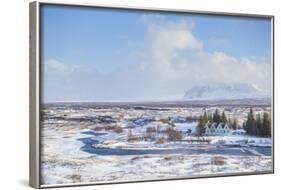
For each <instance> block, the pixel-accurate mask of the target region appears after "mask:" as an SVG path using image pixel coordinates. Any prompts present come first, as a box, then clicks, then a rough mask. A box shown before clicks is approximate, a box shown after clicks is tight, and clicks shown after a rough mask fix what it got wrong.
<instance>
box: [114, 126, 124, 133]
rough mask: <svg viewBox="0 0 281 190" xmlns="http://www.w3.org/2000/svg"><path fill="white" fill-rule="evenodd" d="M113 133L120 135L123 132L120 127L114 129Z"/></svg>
mask: <svg viewBox="0 0 281 190" xmlns="http://www.w3.org/2000/svg"><path fill="white" fill-rule="evenodd" d="M114 132H115V133H122V132H123V128H122V127H116V128H115V129H114Z"/></svg>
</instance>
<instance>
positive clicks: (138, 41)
mask: <svg viewBox="0 0 281 190" xmlns="http://www.w3.org/2000/svg"><path fill="white" fill-rule="evenodd" d="M41 16H42V18H41V19H42V20H41V23H42V47H43V48H42V60H43V62H44V67H43V68H44V69H43V81H45V83H43V85H44V90H43V97H44V101H46V102H52V101H54V102H55V101H126V100H128V101H139V100H158V99H161V100H162V99H163V100H165V99H173V98H177V97H178V98H180V96H181V94H182V93H184V91H186V90H187V89H188V88H190V87H192V86H194V85H196V84H197V83H198V84H201V83H204V80H205V81H212V82H218V81H217V80H218V79H217V78H216V77H214V74H212V75H210V76H206V78H207V79H204V80H203V79H201V78H200V79H197V80H196V81H195V82H194V83H190V82H187V81H190V79H194V80H195V77H193V78H190V77H185V76H187V75H190V73H191V72H194V70H197V71H198V70H199V68H200V67H202V65H201V64H203V63H202V62H209V60H213V61H210V64H209V65H212V66H213V67H218V64H219V63H220V62H227V63H229V62H231V64H229V69H224V70H223V71H221V72H222V74H221V76H224V75H227V73H226V72H228V71H231V70H232V69H230V68H232V67H236V66H235V65H237V66H238V65H239V67H240V68H241V66H242V67H243V65H247V67H249V71H247V70H246V71H245V72H248V73H245V74H244V75H245V76H244V75H243V76H242V79H241V81H239V80H238V79H235V80H234V79H231V78H227V77H226V78H225V79H224V78H223V77H222V79H223V80H224V81H226V82H242V83H251V84H253V85H255V86H257V87H258V88H259V89H262V90H264V91H266V92H268V91H269V90H270V87H269V86H270V78H271V73H270V66H269V64H270V55H271V21H270V19H262V18H250V17H230V16H209V15H199V14H174V13H163V12H147V11H146V12H144V11H135V10H123V11H120V10H116V9H115V10H114V9H102V8H86V7H84V8H81V7H69V6H54V5H44V6H43V8H42V15H41ZM167 35H168V37H167V39H166V36H167ZM159 36H162V38H165V40H166V41H165V40H163V41H162V39H161V38H160V37H159ZM158 38H159V39H158ZM177 40H178V41H177ZM172 42H178V43H172ZM190 44H192V45H190ZM166 46H167V47H166ZM160 55H161V57H160ZM165 58H166V59H165ZM221 59H223V60H221ZM163 62H164V63H163ZM190 62H192V63H193V65H189V64H190ZM232 62H233V63H232ZM236 62H237V64H236ZM161 64H163V65H164V66H163V69H164V70H163V71H162V70H161V68H162V66H161ZM194 65H195V66H194ZM196 65H197V67H196ZM227 65H228V64H226V66H227ZM178 67H182V68H185V71H183V70H182V68H181V69H180V70H177V68H178ZM222 67H225V66H224V65H222ZM253 67H255V69H254V70H255V72H252V71H253ZM165 69H166V70H165ZM220 69H221V68H220ZM238 69H239V68H237V71H238ZM234 70H235V69H234ZM262 70H263V71H266V72H263V73H262V72H261V73H258V72H259V71H262ZM60 72H63V73H60ZM67 72H68V74H67ZM200 72H201V70H200ZM132 73H134V74H132ZM158 73H160V74H159V75H158ZM161 73H162V74H163V75H169V76H171V77H166V78H165V77H164V78H163V76H162V74H161ZM203 73H206V72H204V69H202V74H203ZM255 73H257V75H261V76H259V78H257V76H254V75H256V74H255ZM198 74H199V75H200V74H201V73H198ZM237 74H239V73H237ZM246 75H250V76H251V75H253V76H252V77H248V78H247V77H246ZM262 75H263V76H262ZM79 76H88V78H85V79H83V80H82V79H81V78H83V77H79ZM125 76H126V77H127V78H126V77H125ZM136 76H138V77H139V78H137V77H136ZM173 76H176V77H173ZM97 77H99V78H97ZM124 77H125V79H124ZM130 77H131V78H130ZM208 77H209V78H208ZM141 78H144V79H143V80H142V79H141ZM76 79H77V80H76ZM126 79H127V80H126ZM148 79H149V80H152V81H153V82H152V83H153V84H150V83H151V82H149V81H148ZM265 79H266V80H267V81H266V82H265V81H264V80H265ZM91 81H94V82H92V83H91ZM128 81H131V83H130V82H128ZM262 81H263V82H262ZM163 83H165V85H163ZM137 84H138V85H139V88H137V87H135V86H137ZM175 84H179V85H176V86H177V87H175ZM185 84H186V85H185ZM118 85H120V87H119V88H118ZM81 86H84V87H81ZM88 87H91V88H93V90H89V89H88ZM125 87H127V88H130V89H128V90H132V91H137V92H138V93H124V92H122V91H124V90H126V88H125ZM105 88H109V89H111V88H113V89H114V90H112V91H111V90H108V89H105ZM135 88H136V89H135ZM140 89H141V90H140ZM151 89H154V90H155V92H154V91H153V90H152V91H153V92H151V93H147V92H144V91H150V90H151ZM167 89H170V90H167ZM171 91H173V92H171ZM109 94H111V95H109Z"/></svg>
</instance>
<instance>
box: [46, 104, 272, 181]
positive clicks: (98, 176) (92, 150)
mask: <svg viewBox="0 0 281 190" xmlns="http://www.w3.org/2000/svg"><path fill="white" fill-rule="evenodd" d="M44 111H45V114H44V117H43V120H42V128H41V134H42V142H41V144H42V146H41V147H42V149H41V167H42V173H41V182H42V184H43V185H44V184H45V185H47V184H65V183H86V182H93V183H99V182H117V181H134V180H152V179H163V178H175V177H176V178H179V177H192V176H202V175H209V174H211V175H216V174H228V173H231V174H232V173H243V172H267V171H271V170H272V157H271V138H259V137H252V136H243V135H240V136H239V135H228V136H207V137H195V136H192V135H184V136H183V138H182V140H180V141H163V142H157V139H161V138H163V137H164V136H165V134H163V131H165V129H166V128H167V127H169V125H170V124H169V123H168V122H167V121H166V120H164V119H165V118H168V117H170V118H172V119H173V120H174V121H176V122H175V123H174V124H175V125H174V126H173V127H174V128H175V129H176V130H178V131H181V132H182V133H183V134H184V132H185V131H187V130H188V129H190V130H192V131H194V130H195V127H196V125H197V123H196V121H194V120H192V121H187V120H184V115H185V114H186V113H187V110H185V109H182V108H180V109H174V108H173V109H171V110H168V111H167V110H165V111H163V110H160V111H159V110H158V111H157V110H156V111H155V110H152V109H150V110H143V109H141V110H137V109H130V110H128V109H122V108H118V107H117V108H110V109H104V108H85V109H84V108H83V109H80V108H79V109H77V108H75V109H74V108H73V109H70V108H67V109H65V108H63V107H62V108H58V107H50V108H46V109H45V110H44ZM146 112H147V113H146ZM151 117H153V118H151ZM143 118H146V119H143ZM147 118H148V119H147ZM104 126H110V127H112V126H120V127H121V128H122V130H121V131H117V130H116V129H115V128H110V130H109V129H108V128H104ZM149 127H155V128H157V132H156V133H153V134H155V135H154V136H153V138H155V139H156V140H151V139H149V140H144V139H139V140H134V141H128V134H129V133H132V134H133V135H135V136H137V137H138V136H142V135H144V134H146V131H147V128H149ZM198 140H199V141H198ZM200 140H203V141H200ZM204 140H205V141H206V142H208V143H202V142H204Z"/></svg>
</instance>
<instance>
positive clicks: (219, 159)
mask: <svg viewBox="0 0 281 190" xmlns="http://www.w3.org/2000/svg"><path fill="white" fill-rule="evenodd" d="M225 163H226V162H225V158H224V157H223V156H215V157H214V158H213V159H212V164H214V165H216V166H222V165H224V164H225Z"/></svg>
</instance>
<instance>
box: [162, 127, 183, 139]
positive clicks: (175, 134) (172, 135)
mask: <svg viewBox="0 0 281 190" xmlns="http://www.w3.org/2000/svg"><path fill="white" fill-rule="evenodd" d="M166 133H167V135H168V140H169V141H176V140H181V139H182V133H181V132H180V131H177V130H175V129H173V128H171V127H169V128H168V129H167V130H166Z"/></svg>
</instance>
